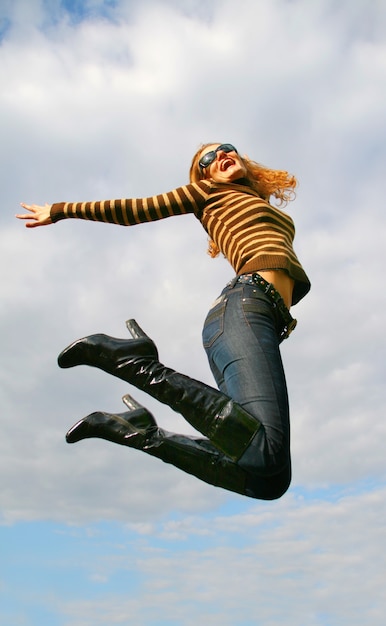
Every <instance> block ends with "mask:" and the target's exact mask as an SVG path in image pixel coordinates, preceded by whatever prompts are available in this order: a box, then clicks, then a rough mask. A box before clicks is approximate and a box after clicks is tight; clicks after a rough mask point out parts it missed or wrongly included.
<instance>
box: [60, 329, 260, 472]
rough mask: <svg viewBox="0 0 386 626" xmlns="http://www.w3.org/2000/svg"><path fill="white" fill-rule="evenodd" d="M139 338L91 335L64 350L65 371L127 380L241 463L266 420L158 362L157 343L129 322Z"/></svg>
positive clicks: (211, 388)
mask: <svg viewBox="0 0 386 626" xmlns="http://www.w3.org/2000/svg"><path fill="white" fill-rule="evenodd" d="M126 325H127V328H128V330H129V331H130V333H131V335H132V337H133V339H131V340H128V341H127V340H123V339H114V338H112V337H108V336H107V335H90V336H89V337H85V338H84V339H78V340H77V341H75V342H74V343H72V344H71V345H70V346H68V348H66V349H65V350H63V352H61V354H60V355H59V358H58V363H59V366H60V367H63V368H67V367H73V366H74V365H81V364H83V365H91V366H93V367H98V368H99V369H102V370H104V371H105V372H108V373H109V374H113V375H114V376H117V377H118V378H121V379H122V380H125V381H127V382H129V383H131V384H132V385H134V386H135V387H137V388H138V389H141V390H143V391H145V392H146V393H148V394H149V395H151V396H153V398H156V399H157V400H159V401H160V402H162V403H164V404H167V405H169V406H170V407H171V408H172V409H173V410H174V411H177V412H178V413H181V415H183V416H184V418H185V419H186V420H187V421H188V422H189V423H190V424H191V425H192V426H193V427H194V428H196V429H197V430H198V431H199V432H201V433H202V434H204V435H205V436H206V437H208V438H209V439H210V440H211V441H212V442H213V443H214V444H215V446H216V447H218V448H219V449H220V450H222V451H223V452H224V453H225V454H226V455H227V456H228V457H230V458H231V459H233V460H235V461H237V460H238V459H239V458H240V457H241V456H242V455H243V453H244V452H245V450H246V449H247V448H248V446H249V444H250V443H251V441H252V439H253V438H254V436H255V434H256V433H257V431H258V430H259V429H260V426H261V424H260V422H259V421H258V420H257V419H256V418H254V417H253V416H251V415H250V414H249V413H247V412H246V411H245V410H244V409H243V408H242V407H241V406H240V405H238V404H237V403H235V402H234V401H233V400H232V399H231V398H229V397H228V396H226V395H225V394H223V393H221V392H220V391H218V390H217V389H214V388H213V387H209V386H208V385H205V384H204V383H201V382H199V381H197V380H194V379H192V378H189V377H188V376H184V375H183V374H179V373H178V372H176V371H174V370H172V369H169V368H167V367H165V366H164V365H163V364H162V363H160V362H159V361H158V354H157V349H156V347H155V344H154V343H153V341H152V340H151V339H150V338H149V337H148V336H147V335H146V334H145V333H144V332H143V330H142V329H141V328H140V327H139V326H138V324H137V323H136V322H135V320H129V321H127V322H126Z"/></svg>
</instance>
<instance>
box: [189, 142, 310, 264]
mask: <svg viewBox="0 0 386 626" xmlns="http://www.w3.org/2000/svg"><path fill="white" fill-rule="evenodd" d="M213 145H216V143H215V142H214V143H205V144H202V145H201V146H200V148H199V149H198V150H197V152H196V154H195V155H194V157H193V159H192V164H191V166H190V171H189V178H190V182H191V183H197V182H198V181H199V180H203V179H204V178H206V170H205V169H204V170H202V169H201V168H200V166H199V164H198V162H199V158H200V156H201V154H202V152H203V150H205V148H208V147H209V146H213ZM239 156H240V155H239ZM240 159H241V161H242V162H243V164H244V167H245V169H246V170H247V175H246V176H245V178H246V179H247V180H248V183H249V185H250V186H251V187H252V189H254V190H255V191H256V192H257V193H258V194H259V196H260V197H261V198H263V200H266V201H267V202H269V199H270V197H271V196H274V197H275V198H276V200H277V201H278V202H277V204H278V205H279V206H282V205H285V204H287V202H290V201H291V200H293V199H294V198H295V187H296V186H297V184H298V181H297V180H296V178H295V176H293V175H292V174H289V173H288V172H286V171H285V170H272V169H270V168H269V167H265V166H264V165H261V164H260V163H256V161H252V160H251V159H250V158H249V157H247V156H244V157H242V156H240ZM208 254H209V255H210V256H211V257H213V258H214V257H216V256H218V255H219V254H220V250H219V248H218V246H217V244H216V243H215V242H214V241H213V240H212V239H209V247H208Z"/></svg>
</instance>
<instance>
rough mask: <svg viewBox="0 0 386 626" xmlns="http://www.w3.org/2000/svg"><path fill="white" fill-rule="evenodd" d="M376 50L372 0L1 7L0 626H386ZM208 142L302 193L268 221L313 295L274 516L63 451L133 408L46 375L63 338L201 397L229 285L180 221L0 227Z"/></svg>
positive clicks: (156, 469)
mask: <svg viewBox="0 0 386 626" xmlns="http://www.w3.org/2000/svg"><path fill="white" fill-rule="evenodd" d="M385 32H386V3H385V2H384V1H383V0H341V1H340V2H336V1H334V0H313V1H312V2H311V1H309V0H238V2H234V0H209V1H208V0H206V1H205V2H204V1H201V0H159V1H156V0H142V1H141V0H132V1H131V0H84V1H81V0H72V1H71V0H62V1H61V0H2V2H1V3H0V68H1V73H0V77H1V90H0V125H1V136H2V140H1V149H0V159H1V192H0V193H1V211H0V220H1V229H0V274H1V285H2V289H1V291H2V297H1V306H0V318H1V345H2V350H1V357H0V358H1V368H0V384H1V388H0V393H1V408H2V411H1V422H2V425H1V432H2V436H1V438H0V468H1V476H2V479H1V481H2V489H1V499H0V507H1V508H0V623H1V624H4V625H7V626H113V625H116V624H117V625H124V626H126V625H131V624H135V625H138V626H164V625H165V626H170V625H172V624H176V625H183V626H193V625H194V626H196V624H198V623H203V624H206V625H208V626H218V625H220V624H221V626H250V625H256V624H258V625H259V626H260V625H262V626H279V625H284V624H285V626H346V625H347V626H348V625H350V626H363V625H364V624H366V626H381V624H382V625H383V623H384V615H385V612H386V595H385V593H384V583H385V566H386V558H385V549H384V548H385V542H386V532H385V531H386V528H385V519H386V482H385V477H386V454H385V438H386V424H385V416H384V406H385V399H386V398H385V395H386V394H385V384H384V381H385V360H384V354H385V348H386V341H385V333H384V310H385V307H386V302H385V292H384V289H383V287H382V285H383V284H384V276H383V272H384V270H383V267H384V260H383V259H384V255H385V243H386V241H385V232H386V217H385V211H384V206H383V205H384V198H383V194H384V176H385V166H386V163H385V154H386V141H385V139H386V119H385V110H386V90H385V88H384V85H385V78H386V38H385ZM204 142H231V143H233V144H234V145H236V146H237V147H238V149H239V151H240V153H242V154H247V155H249V156H250V157H251V158H253V159H254V160H256V161H259V162H261V163H263V164H265V165H267V166H269V167H272V168H277V169H286V170H288V171H289V172H291V173H293V174H295V175H296V176H297V178H298V179H299V188H298V191H297V198H296V200H295V201H294V202H292V203H290V204H289V205H288V206H287V208H286V210H287V211H288V212H289V213H290V214H291V216H292V217H293V219H294V220H295V223H296V231H297V232H296V239H295V250H296V253H297V255H298V257H299V258H300V260H301V262H302V264H303V266H304V268H305V270H306V272H307V274H308V275H309V276H310V279H311V281H312V290H311V292H310V294H309V295H308V296H307V297H306V298H305V299H304V300H302V301H301V302H300V303H299V304H298V305H296V307H294V308H293V310H292V313H293V315H294V316H295V317H296V318H297V319H298V327H297V329H296V331H295V332H294V333H293V334H292V335H291V337H290V339H289V340H288V341H286V342H284V343H283V344H282V356H283V360H284V365H285V370H286V374H287V381H288V387H289V394H290V408H291V428H292V456H293V468H294V476H293V482H292V485H291V487H290V489H289V491H288V492H287V493H286V494H285V495H284V496H283V497H282V498H281V499H280V500H277V501H274V502H261V501H257V500H252V499H249V498H246V497H242V496H239V495H236V494H233V493H230V492H227V491H225V490H222V489H216V488H214V487H211V486H209V485H206V484H205V483H202V482H199V481H198V480H197V479H195V478H193V477H191V476H188V475H187V474H184V473H182V472H180V471H178V470H177V469H175V468H174V467H172V466H169V465H166V464H164V463H162V462H161V461H160V460H158V459H154V458H151V457H148V456H146V455H144V454H142V453H140V452H138V451H136V450H130V449H128V448H124V447H120V446H117V445H114V444H112V443H109V442H106V441H101V440H87V441H83V442H80V443H78V444H76V445H68V444H67V443H66V442H65V433H66V431H67V430H68V428H70V426H71V425H72V424H73V423H75V422H76V421H77V420H78V419H80V418H81V417H83V416H85V415H87V414H88V413H91V412H92V411H95V410H104V411H108V412H119V411H123V410H124V406H123V404H122V402H121V397H122V396H123V395H124V394H125V393H127V392H131V391H133V390H132V389H130V388H129V387H128V385H126V384H125V383H123V382H122V381H120V380H118V379H114V378H113V377H109V376H108V375H107V374H105V373H103V372H101V371H99V370H96V369H93V368H87V367H79V368H74V369H71V370H60V369H59V368H58V367H57V363H56V358H57V355H58V354H59V352H60V351H61V350H62V349H63V348H64V347H65V346H67V345H68V344H69V343H70V342H71V341H73V340H74V339H76V338H78V337H82V336H84V335H88V334H90V333H94V332H104V333H107V334H110V335H113V336H117V337H127V336H128V335H127V331H126V330H125V320H126V319H128V318H136V319H137V320H138V322H139V323H140V324H141V326H143V328H144V329H145V330H146V332H147V333H148V334H149V335H150V336H151V337H152V338H154V340H155V341H156V343H157V345H158V347H159V351H160V355H161V359H162V361H163V362H165V363H166V364H167V365H169V366H171V367H174V368H176V369H177V370H179V371H182V372H184V373H186V374H188V375H190V376H193V377H194V378H198V379H200V380H203V381H204V382H207V383H208V384H214V381H213V379H212V376H211V373H210V370H209V366H208V364H207V361H206V356H205V353H204V350H203V348H202V346H201V328H202V324H203V320H204V318H205V315H206V312H207V310H208V309H209V307H210V304H211V302H212V301H213V300H214V299H215V298H216V297H217V296H218V294H219V293H220V292H221V290H222V288H223V286H224V285H225V284H226V282H227V281H228V280H229V279H230V278H232V275H233V273H232V269H231V267H230V265H229V264H228V263H227V261H226V260H225V259H222V258H217V259H215V260H213V259H211V258H209V256H208V255H207V254H206V248H207V239H206V234H205V232H204V231H203V229H202V227H201V226H200V224H199V222H198V221H197V220H195V218H194V217H193V216H191V215H189V216H180V217H175V218H170V219H166V220H162V221H161V222H158V223H154V224H146V225H141V226H135V227H131V228H122V227H119V226H114V225H106V224H96V223H91V222H83V221H80V220H68V221H62V222H59V223H57V224H55V225H52V226H48V227H44V228H37V229H33V230H28V229H26V228H25V227H24V223H22V222H20V221H18V220H16V219H15V217H14V216H15V214H16V213H17V212H19V203H20V202H27V203H37V204H44V203H45V202H47V203H53V202H60V201H84V200H85V201H86V200H101V199H108V198H121V197H142V196H149V195H152V194H157V193H161V192H166V191H169V190H171V189H173V188H175V187H177V186H179V185H181V184H185V183H186V182H187V181H188V171H189V166H190V161H191V157H192V155H193V154H194V153H195V151H196V149H197V148H198V146H199V145H200V144H201V143H204ZM134 395H135V397H136V398H137V399H138V400H139V401H141V402H143V403H144V404H145V405H146V406H147V407H148V408H149V409H150V410H151V411H152V412H153V413H154V415H155V416H156V418H157V420H158V422H159V423H160V425H161V426H162V427H163V428H166V429H168V430H174V431H175V432H181V433H193V432H194V431H193V429H192V428H191V427H190V426H189V425H188V424H186V423H185V422H184V420H183V418H182V417H181V416H179V415H178V414H176V413H173V412H172V411H171V410H170V409H169V408H168V407H165V406H163V405H160V404H158V403H157V402H156V401H155V400H152V399H149V398H148V397H147V396H145V395H144V394H142V393H141V392H138V391H135V394H134Z"/></svg>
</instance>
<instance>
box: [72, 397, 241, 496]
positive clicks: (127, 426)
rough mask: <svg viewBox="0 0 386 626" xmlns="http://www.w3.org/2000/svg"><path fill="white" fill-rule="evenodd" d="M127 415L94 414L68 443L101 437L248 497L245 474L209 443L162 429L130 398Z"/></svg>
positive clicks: (77, 427)
mask: <svg viewBox="0 0 386 626" xmlns="http://www.w3.org/2000/svg"><path fill="white" fill-rule="evenodd" d="M123 401H124V402H125V404H126V405H127V407H128V409H129V410H128V411H126V412H125V413H118V414H110V413H103V412H95V413H91V415H88V416H87V417H85V418H83V419H82V420H80V421H79V422H77V423H76V424H75V425H74V426H73V427H72V428H70V430H69V431H68V433H67V435H66V439H67V442H68V443H75V442H76V441H80V440H81V439H87V438H91V437H98V438H100V439H106V440H107V441H113V442H114V443H119V444H121V445H123V446H128V447H130V448H135V449H137V450H143V452H146V453H147V454H150V455H151V456H155V457H157V458H159V459H161V460H162V461H164V462H165V463H171V464H172V465H174V466H175V467H177V468H179V469H181V470H183V471H184V472H187V473H188V474H192V475H193V476H196V477H197V478H199V479H200V480H202V481H204V482H206V483H209V484H210V485H214V486H216V487H222V488H223V489H227V490H228V491H234V492H236V493H239V494H241V495H248V494H247V493H246V491H245V489H246V486H245V485H246V474H245V472H244V471H243V470H242V469H241V468H240V467H239V466H238V465H237V464H236V463H234V462H233V461H232V460H231V459H229V458H227V457H226V456H225V455H224V454H222V453H221V452H220V451H219V450H218V449H217V448H216V447H215V446H214V445H213V444H212V443H211V442H210V441H209V440H208V439H197V438H194V437H189V436H188V435H178V434H175V433H170V432H167V431H165V430H163V429H161V428H158V426H157V423H156V421H155V419H154V417H153V416H152V414H151V413H150V412H149V411H148V410H147V409H145V408H144V407H143V406H141V405H140V404H138V403H137V402H136V401H135V400H134V399H133V398H132V397H131V396H129V395H126V396H124V398H123Z"/></svg>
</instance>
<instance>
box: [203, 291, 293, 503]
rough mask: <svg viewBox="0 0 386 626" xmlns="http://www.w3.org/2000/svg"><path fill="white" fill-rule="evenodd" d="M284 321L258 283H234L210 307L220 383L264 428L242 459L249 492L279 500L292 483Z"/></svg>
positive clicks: (207, 340) (207, 339)
mask: <svg viewBox="0 0 386 626" xmlns="http://www.w3.org/2000/svg"><path fill="white" fill-rule="evenodd" d="M282 326H283V322H282V319H281V316H280V314H279V313H278V311H277V309H276V308H275V307H274V306H273V304H272V302H271V301H270V300H269V298H268V296H266V295H265V294H264V293H263V292H261V291H260V290H259V289H258V287H256V286H255V285H248V284H239V283H236V284H235V285H233V284H232V283H230V284H229V285H227V286H226V287H225V289H224V290H223V291H222V293H221V295H220V297H219V298H218V299H217V300H216V301H215V303H214V305H213V306H212V308H211V310H210V311H209V313H208V315H207V317H206V320H205V324H204V328H203V335H202V337H203V344H204V348H205V350H206V353H207V356H208V359H209V365H210V368H211V370H212V373H213V376H214V378H215V380H216V382H217V385H218V387H219V389H220V391H222V392H223V393H224V394H226V395H228V396H230V397H231V398H232V399H233V400H234V401H235V402H237V403H238V404H240V405H241V406H242V407H243V408H244V409H245V410H246V411H248V412H249V413H250V414H251V415H252V416H254V417H255V418H256V420H258V421H259V422H260V423H261V424H262V427H261V428H260V429H259V431H258V432H257V434H256V436H255V437H254V439H253V441H252V443H251V444H250V446H249V447H248V449H247V450H246V451H245V452H244V454H243V456H242V457H241V458H240V459H239V461H238V464H239V465H240V467H242V468H243V469H244V470H245V471H246V474H247V490H246V491H247V495H250V496H252V497H254V498H260V499H274V498H279V497H280V496H281V495H283V493H285V491H286V490H287V489H288V487H289V484H290V482H291V458H290V425H289V407H288V394H287V385H286V380H285V374H284V369H283V364H282V359H281V355H280V349H279V344H280V332H281V329H282Z"/></svg>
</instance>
